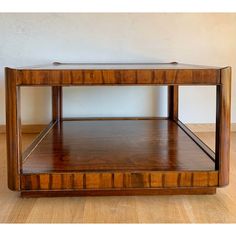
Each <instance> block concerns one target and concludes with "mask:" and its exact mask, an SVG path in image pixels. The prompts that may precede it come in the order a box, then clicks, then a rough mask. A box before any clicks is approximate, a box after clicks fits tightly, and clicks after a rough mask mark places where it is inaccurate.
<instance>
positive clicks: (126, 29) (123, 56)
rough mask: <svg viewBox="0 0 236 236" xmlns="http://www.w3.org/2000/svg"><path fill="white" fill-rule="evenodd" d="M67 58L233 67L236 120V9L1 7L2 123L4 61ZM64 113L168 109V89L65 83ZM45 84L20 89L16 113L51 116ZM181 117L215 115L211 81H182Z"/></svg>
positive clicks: (1, 114)
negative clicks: (19, 10) (28, 10)
mask: <svg viewBox="0 0 236 236" xmlns="http://www.w3.org/2000/svg"><path fill="white" fill-rule="evenodd" d="M52 61H68V62H71V61H73V62H108V61H110V62H158V61H166V62H169V61H179V62H185V63H193V64H194V63H195V64H206V65H218V66H225V65H231V66H232V67H233V85H232V87H233V97H232V100H233V106H232V108H233V109H232V119H233V122H236V108H235V106H236V103H235V99H236V90H235V84H236V82H235V78H234V74H235V73H234V70H235V69H236V14H0V124H4V123H5V95H4V74H3V67H5V66H10V67H13V66H23V65H31V64H44V63H49V62H52ZM64 90H65V91H64V115H65V116H148V115H149V116H152V115H164V114H165V113H166V90H165V89H163V88H159V89H156V88H154V87H112V88H108V87H103V88H101V87H100V88H99V87H96V88H95V87H93V88H89V87H82V88H79V87H74V88H65V89H64ZM50 99H51V98H50V89H49V88H37V89H36V88H24V89H23V93H22V120H23V122H24V123H44V122H46V121H48V120H49V119H50V109H51V108H50V103H49V102H50ZM180 105H181V106H180V115H181V117H182V119H183V120H184V121H185V122H190V123H193V122H199V123H200V122H203V123H207V122H214V121H215V115H214V112H215V89H214V88H209V87H208V88H203V87H201V88H193V87H191V88H189V87H184V88H181V95H180Z"/></svg>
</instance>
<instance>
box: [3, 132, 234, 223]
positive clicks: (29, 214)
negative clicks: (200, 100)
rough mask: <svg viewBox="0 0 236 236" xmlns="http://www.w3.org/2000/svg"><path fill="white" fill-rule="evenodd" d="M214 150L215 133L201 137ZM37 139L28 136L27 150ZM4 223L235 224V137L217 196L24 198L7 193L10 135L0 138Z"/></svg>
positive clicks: (203, 133)
mask: <svg viewBox="0 0 236 236" xmlns="http://www.w3.org/2000/svg"><path fill="white" fill-rule="evenodd" d="M197 135H198V136H199V137H200V138H202V139H203V140H204V142H206V143H207V144H209V145H210V146H211V147H212V146H213V145H214V133H211V132H208V133H205V132H201V133H198V134H197ZM34 136H35V134H25V135H24V136H23V146H24V147H25V146H26V145H27V144H29V143H30V142H31V141H32V139H33V138H34ZM0 155H1V158H0V206H1V210H0V222H1V223H226V222H227V223H235V222H236V133H235V132H234V133H232V138H231V174H230V185H229V186H227V187H226V188H222V189H218V190H217V194H216V195H209V196H206V195H202V196H199V195H197V196H127V197H73V198H38V199H37V198H33V199H22V198H20V197H19V194H18V193H16V192H12V191H10V190H8V188H7V180H6V145H5V135H4V134H0Z"/></svg>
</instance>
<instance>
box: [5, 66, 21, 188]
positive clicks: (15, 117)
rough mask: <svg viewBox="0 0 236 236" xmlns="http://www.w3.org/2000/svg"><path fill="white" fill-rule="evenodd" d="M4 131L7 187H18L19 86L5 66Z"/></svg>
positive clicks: (12, 71)
mask: <svg viewBox="0 0 236 236" xmlns="http://www.w3.org/2000/svg"><path fill="white" fill-rule="evenodd" d="M5 75H6V107H7V109H6V131H7V166H8V170H7V172H8V187H9V189H11V190H19V189H20V170H21V119H20V88H19V87H17V86H16V80H17V78H16V71H15V70H10V69H9V68H6V70H5Z"/></svg>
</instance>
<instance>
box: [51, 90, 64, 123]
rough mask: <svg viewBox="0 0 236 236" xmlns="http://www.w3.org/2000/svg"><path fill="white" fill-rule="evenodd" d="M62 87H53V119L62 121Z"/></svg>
mask: <svg viewBox="0 0 236 236" xmlns="http://www.w3.org/2000/svg"><path fill="white" fill-rule="evenodd" d="M62 96H63V95H62V87H61V86H53V87H52V120H53V121H56V120H57V121H60V120H61V119H62Z"/></svg>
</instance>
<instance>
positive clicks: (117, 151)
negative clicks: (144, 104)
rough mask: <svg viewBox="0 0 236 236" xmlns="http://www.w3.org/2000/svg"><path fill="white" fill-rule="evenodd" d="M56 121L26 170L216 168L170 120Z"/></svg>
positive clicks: (29, 161) (42, 171)
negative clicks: (56, 123) (57, 122)
mask: <svg viewBox="0 0 236 236" xmlns="http://www.w3.org/2000/svg"><path fill="white" fill-rule="evenodd" d="M59 124H61V125H56V126H54V127H53V129H52V130H51V131H50V132H49V134H48V135H47V136H46V137H45V138H44V139H43V140H42V142H41V143H39V145H38V146H37V147H36V149H35V150H34V151H33V152H32V153H31V155H30V156H29V157H28V158H27V159H26V161H25V162H24V164H23V172H24V173H47V172H51V171H54V172H56V171H75V170H77V171H106V170H107V171H111V170H113V171H114V170H115V171H126V170H127V171H128V170H133V171H142V170H146V171H153V170H155V171H157V170H159V171H166V170H169V171H172V170H177V171H178V170H201V171H204V170H214V162H213V161H212V160H211V159H210V158H209V157H208V156H207V155H206V154H205V153H204V152H203V151H202V150H201V149H200V148H199V147H198V146H197V145H196V144H195V143H194V142H193V141H192V140H191V139H190V138H189V137H188V136H187V135H186V134H185V133H184V132H183V131H182V129H181V128H179V127H178V126H177V125H176V123H174V122H173V121H169V120H110V121H109V120H104V121H101V120H100V121H64V122H62V123H59Z"/></svg>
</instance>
